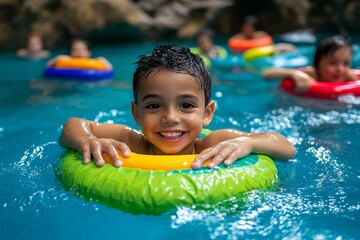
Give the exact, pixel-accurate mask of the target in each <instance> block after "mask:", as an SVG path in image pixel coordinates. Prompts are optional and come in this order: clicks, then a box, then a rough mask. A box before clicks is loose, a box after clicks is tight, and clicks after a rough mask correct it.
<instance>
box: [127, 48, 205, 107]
mask: <svg viewBox="0 0 360 240" xmlns="http://www.w3.org/2000/svg"><path fill="white" fill-rule="evenodd" d="M136 64H137V67H136V69H135V72H134V75H133V94H134V100H135V103H137V95H138V91H139V88H140V84H141V82H142V81H143V80H145V79H146V78H147V77H148V76H149V74H150V73H152V72H153V71H160V70H168V71H172V72H176V73H183V74H189V75H191V76H192V77H194V78H195V79H196V80H197V82H198V84H199V86H200V88H201V89H202V90H203V91H204V95H205V105H207V104H208V103H209V102H210V99H211V76H210V73H209V71H208V70H207V68H206V67H205V64H204V61H203V60H202V59H201V57H199V56H198V55H196V54H193V53H191V52H190V50H189V49H188V48H185V47H180V46H177V45H175V44H169V45H160V46H156V47H155V48H154V50H153V52H152V53H151V54H150V55H142V56H140V60H139V61H138V62H137V63H136ZM169 81H171V79H169Z"/></svg>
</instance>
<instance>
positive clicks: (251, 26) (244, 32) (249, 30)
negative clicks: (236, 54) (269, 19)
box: [235, 15, 269, 39]
mask: <svg viewBox="0 0 360 240" xmlns="http://www.w3.org/2000/svg"><path fill="white" fill-rule="evenodd" d="M256 25H257V19H256V17H255V16H252V15H249V16H247V17H246V18H245V20H244V23H243V24H242V25H241V32H240V33H238V34H236V35H235V36H236V37H241V38H243V39H258V38H262V37H265V36H269V34H268V33H266V32H264V31H259V30H256Z"/></svg>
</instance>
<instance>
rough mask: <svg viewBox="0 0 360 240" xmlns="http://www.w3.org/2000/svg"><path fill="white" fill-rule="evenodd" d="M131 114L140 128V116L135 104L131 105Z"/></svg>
mask: <svg viewBox="0 0 360 240" xmlns="http://www.w3.org/2000/svg"><path fill="white" fill-rule="evenodd" d="M131 112H132V115H133V117H134V119H135V122H136V124H137V125H138V126H140V123H141V122H140V114H139V107H138V105H137V104H136V103H135V102H132V103H131Z"/></svg>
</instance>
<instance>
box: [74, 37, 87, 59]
mask: <svg viewBox="0 0 360 240" xmlns="http://www.w3.org/2000/svg"><path fill="white" fill-rule="evenodd" d="M90 55H91V52H90V50H89V48H88V46H87V45H86V43H84V42H82V41H76V42H74V43H73V44H72V46H71V50H70V56H71V57H73V58H89V57H90Z"/></svg>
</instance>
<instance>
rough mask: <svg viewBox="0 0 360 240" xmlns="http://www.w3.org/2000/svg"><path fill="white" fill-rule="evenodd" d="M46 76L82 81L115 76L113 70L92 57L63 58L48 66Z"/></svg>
mask: <svg viewBox="0 0 360 240" xmlns="http://www.w3.org/2000/svg"><path fill="white" fill-rule="evenodd" d="M44 76H47V77H55V78H61V79H73V80H81V81H98V80H105V79H110V78H112V77H113V71H112V70H107V69H106V66H105V65H104V63H103V62H101V61H99V60H97V59H90V58H70V59H61V60H59V61H57V62H56V64H55V66H54V67H48V68H46V69H45V71H44Z"/></svg>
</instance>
